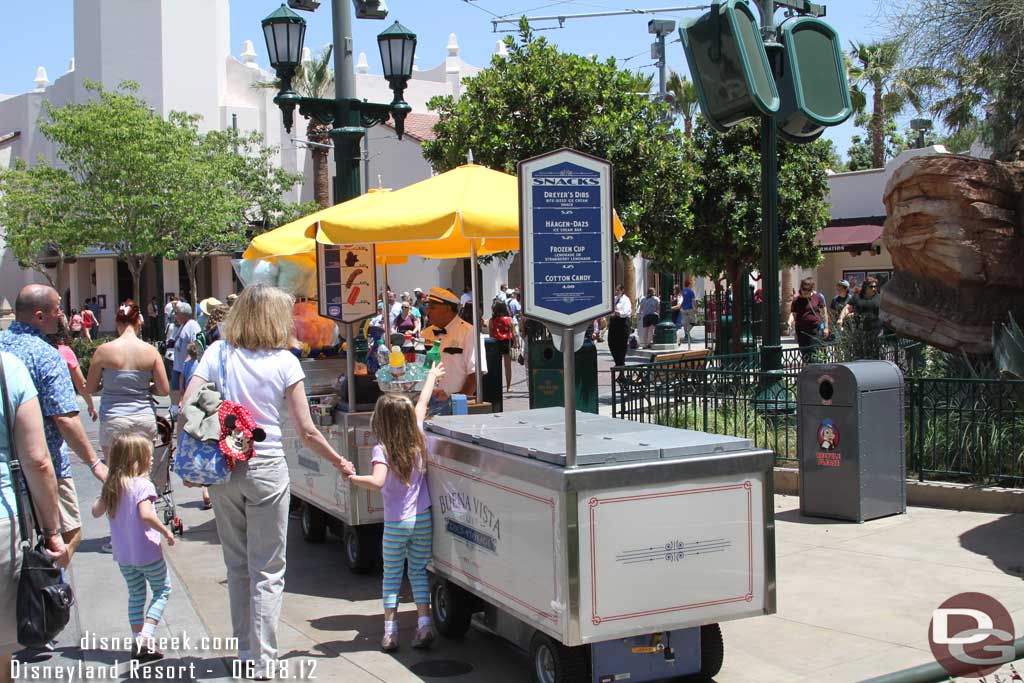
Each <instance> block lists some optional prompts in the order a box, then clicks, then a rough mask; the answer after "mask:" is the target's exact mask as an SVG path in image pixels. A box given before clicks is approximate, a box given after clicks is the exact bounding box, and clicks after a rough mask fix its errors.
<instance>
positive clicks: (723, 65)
mask: <svg viewBox="0 0 1024 683" xmlns="http://www.w3.org/2000/svg"><path fill="white" fill-rule="evenodd" d="M679 37H680V39H681V40H682V43H683V49H684V50H685V51H686V61H687V63H688V65H689V67H690V75H691V77H692V78H693V82H694V84H695V85H696V87H697V99H698V100H699V101H700V108H701V112H702V113H703V114H704V116H705V117H706V118H707V120H708V122H709V123H710V124H711V126H712V127H714V128H715V129H716V130H718V131H720V132H725V131H726V130H727V129H728V128H730V127H731V126H734V125H736V124H737V123H739V122H740V121H743V120H745V119H748V118H751V117H756V116H762V115H765V114H767V115H769V116H770V115H773V114H775V112H776V111H778V109H779V103H780V101H779V93H778V90H777V89H776V86H775V78H774V77H773V76H772V72H771V69H770V68H769V66H768V57H767V55H766V53H765V49H764V42H763V41H762V40H761V34H760V30H759V29H758V25H757V21H756V20H755V18H754V12H753V11H752V10H751V9H750V6H749V5H748V4H747V2H746V1H745V0H727V1H726V2H724V3H721V4H719V3H713V4H712V5H711V11H710V12H707V13H705V14H704V15H703V16H701V17H700V18H699V19H697V20H696V21H693V22H690V23H689V24H688V25H686V26H684V27H683V28H681V29H679Z"/></svg>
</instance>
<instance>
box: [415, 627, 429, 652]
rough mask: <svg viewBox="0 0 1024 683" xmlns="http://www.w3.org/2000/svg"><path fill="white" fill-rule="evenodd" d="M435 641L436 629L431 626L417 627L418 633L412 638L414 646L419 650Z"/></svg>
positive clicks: (424, 648)
mask: <svg viewBox="0 0 1024 683" xmlns="http://www.w3.org/2000/svg"><path fill="white" fill-rule="evenodd" d="M433 642H434V631H433V629H431V628H430V627H429V626H423V627H421V628H418V629H416V635H415V636H414V637H413V639H412V646H413V647H414V648H416V649H419V650H426V649H427V648H429V647H430V646H431V644H432V643H433Z"/></svg>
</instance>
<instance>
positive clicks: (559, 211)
mask: <svg viewBox="0 0 1024 683" xmlns="http://www.w3.org/2000/svg"><path fill="white" fill-rule="evenodd" d="M519 223H520V243H521V245H522V252H523V293H524V298H523V312H524V313H525V314H526V315H527V316H529V317H531V318H536V319H537V320H541V321H543V322H547V323H550V324H552V325H556V326H559V327H575V326H577V325H580V324H582V323H587V322H590V321H591V320H593V319H595V318H599V317H601V316H604V315H607V314H608V313H610V312H611V309H612V292H611V284H612V277H613V276H612V165H611V164H610V163H609V162H607V161H605V160H603V159H598V158H597V157H592V156H590V155H588V154H583V153H581V152H577V151H575V150H571V149H561V150H558V151H555V152H550V153H548V154H543V155H541V156H538V157H534V158H532V159H527V160H525V161H521V162H519Z"/></svg>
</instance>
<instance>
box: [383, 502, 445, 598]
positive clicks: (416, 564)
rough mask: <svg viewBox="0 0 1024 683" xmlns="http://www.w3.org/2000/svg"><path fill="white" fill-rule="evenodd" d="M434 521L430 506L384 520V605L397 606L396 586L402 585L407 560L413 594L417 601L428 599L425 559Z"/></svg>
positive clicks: (426, 560) (428, 587)
mask: <svg viewBox="0 0 1024 683" xmlns="http://www.w3.org/2000/svg"><path fill="white" fill-rule="evenodd" d="M432 534H433V521H432V519H431V516H430V509H429V508H428V509H426V510H425V511H423V512H421V513H420V514H418V515H416V517H415V518H414V519H405V520H402V521H401V522H384V553H383V554H384V609H395V608H396V607H398V590H399V589H400V588H401V587H402V570H403V569H405V564H406V562H408V564H409V583H410V584H411V585H412V597H413V600H414V601H415V602H416V604H418V605H426V604H429V603H430V583H429V581H428V580H427V562H428V561H429V560H430V544H431V536H432Z"/></svg>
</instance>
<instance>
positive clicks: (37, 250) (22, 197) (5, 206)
mask: <svg viewBox="0 0 1024 683" xmlns="http://www.w3.org/2000/svg"><path fill="white" fill-rule="evenodd" d="M0 225H2V226H4V241H5V243H6V245H7V247H8V248H10V250H11V252H12V253H13V254H14V257H15V258H16V259H17V260H18V264H19V265H20V266H21V267H22V268H29V269H32V270H35V271H37V272H39V273H41V274H42V275H43V276H44V277H46V279H47V280H49V281H50V284H51V285H53V286H54V287H55V288H56V289H57V291H60V292H63V291H64V287H65V285H66V283H65V282H64V280H63V273H64V267H63V266H64V263H65V261H66V260H67V259H68V258H73V257H74V256H76V255H77V254H78V253H80V252H81V251H82V250H84V249H86V248H88V247H90V246H92V236H91V233H90V230H89V228H88V227H87V223H86V221H84V220H82V216H81V204H80V196H79V191H78V184H77V183H76V182H75V180H74V178H72V177H71V175H70V174H69V173H68V172H67V171H64V170H61V169H55V168H51V167H50V166H49V165H46V164H39V165H36V166H34V167H32V168H29V167H28V166H27V164H25V162H24V161H23V160H21V159H18V160H16V161H15V163H14V166H13V167H12V168H9V169H0ZM51 259H52V265H55V266H56V270H55V271H54V272H55V277H54V276H51V274H50V270H49V269H48V268H47V267H46V266H47V262H50V261H51Z"/></svg>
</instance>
